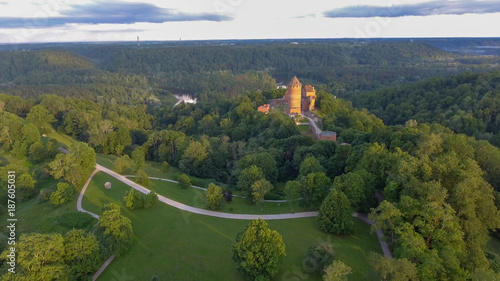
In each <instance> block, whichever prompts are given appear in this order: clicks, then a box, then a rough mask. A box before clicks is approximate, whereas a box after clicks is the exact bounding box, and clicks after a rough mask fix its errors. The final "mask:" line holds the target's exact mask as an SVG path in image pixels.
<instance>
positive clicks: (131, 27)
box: [0, 0, 500, 44]
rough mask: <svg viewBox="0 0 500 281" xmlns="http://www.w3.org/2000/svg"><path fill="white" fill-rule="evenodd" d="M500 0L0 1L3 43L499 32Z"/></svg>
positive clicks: (481, 34)
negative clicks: (138, 38)
mask: <svg viewBox="0 0 500 281" xmlns="http://www.w3.org/2000/svg"><path fill="white" fill-rule="evenodd" d="M499 26H500V1H499V0H495V1H492V0H443V1H437V0H430V1H429V0H349V1H338V0H337V1H327V0H307V1H295V0H288V1H286V0H169V1H159V0H146V1H139V0H111V1H104V0H8V1H4V0H0V43H13V44H16V43H27V42H84V41H91V42H95V41H135V40H137V36H139V37H140V40H141V41H163V40H179V39H181V38H182V40H212V39H283V38H382V37H386V38H387V37H403V38H411V37H417V38H418V37H500V28H499Z"/></svg>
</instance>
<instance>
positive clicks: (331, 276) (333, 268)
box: [323, 260, 352, 281]
mask: <svg viewBox="0 0 500 281" xmlns="http://www.w3.org/2000/svg"><path fill="white" fill-rule="evenodd" d="M351 273H352V269H351V268H350V267H349V266H347V264H345V263H343V262H342V261H340V260H336V261H333V263H332V264H330V265H329V266H328V267H327V268H326V269H325V274H324V275H323V281H347V275H349V274H351Z"/></svg>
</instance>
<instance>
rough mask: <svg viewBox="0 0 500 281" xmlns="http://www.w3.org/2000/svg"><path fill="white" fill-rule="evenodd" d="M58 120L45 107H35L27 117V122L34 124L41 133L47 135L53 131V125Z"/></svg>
mask: <svg viewBox="0 0 500 281" xmlns="http://www.w3.org/2000/svg"><path fill="white" fill-rule="evenodd" d="M56 121H57V120H56V118H54V115H52V114H51V113H50V112H49V111H48V110H47V109H46V108H45V107H43V106H42V105H35V106H33V107H32V108H31V109H30V112H29V113H28V115H26V122H28V123H32V124H34V125H35V126H37V127H38V128H39V129H40V132H42V133H44V134H46V133H50V131H52V124H53V123H55V122H56Z"/></svg>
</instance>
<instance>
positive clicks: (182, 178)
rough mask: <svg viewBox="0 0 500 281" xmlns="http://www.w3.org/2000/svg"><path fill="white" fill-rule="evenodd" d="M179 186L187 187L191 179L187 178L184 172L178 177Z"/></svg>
mask: <svg viewBox="0 0 500 281" xmlns="http://www.w3.org/2000/svg"><path fill="white" fill-rule="evenodd" d="M178 181H179V186H180V187H181V188H182V189H187V188H189V187H190V186H191V180H190V179H189V176H188V175H186V174H182V175H181V176H180V177H179V179H178Z"/></svg>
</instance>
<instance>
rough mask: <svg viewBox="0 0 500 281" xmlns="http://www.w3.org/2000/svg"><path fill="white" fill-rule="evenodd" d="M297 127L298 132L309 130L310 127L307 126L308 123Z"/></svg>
mask: <svg viewBox="0 0 500 281" xmlns="http://www.w3.org/2000/svg"><path fill="white" fill-rule="evenodd" d="M297 128H298V129H299V132H301V133H302V132H310V131H311V129H310V128H309V125H298V126H297Z"/></svg>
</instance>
